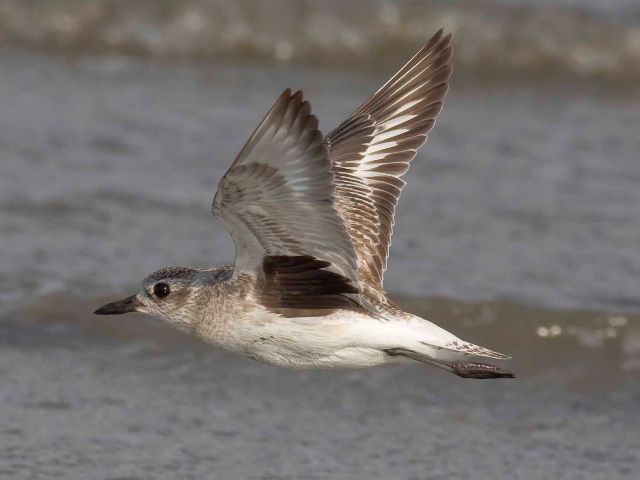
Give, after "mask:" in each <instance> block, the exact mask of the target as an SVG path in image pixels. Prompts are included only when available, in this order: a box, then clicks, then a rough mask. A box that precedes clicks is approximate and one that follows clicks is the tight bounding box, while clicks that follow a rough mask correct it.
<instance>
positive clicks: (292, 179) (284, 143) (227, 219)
mask: <svg viewBox="0 0 640 480" xmlns="http://www.w3.org/2000/svg"><path fill="white" fill-rule="evenodd" d="M333 182H334V177H333V173H332V171H331V166H330V162H329V159H328V152H327V147H326V145H324V143H323V138H322V134H321V133H320V132H319V131H318V122H317V119H316V117H315V116H313V115H312V114H311V108H310V106H309V103H308V102H306V101H303V99H302V92H298V93H295V94H293V95H291V92H290V90H289V89H287V90H285V92H284V93H283V94H282V95H280V97H279V98H278V100H277V101H276V102H275V104H274V105H273V107H272V108H271V110H270V111H269V113H268V114H267V115H266V117H265V118H264V120H263V121H262V123H261V124H260V125H259V126H258V128H257V129H256V131H255V132H254V133H253V134H252V135H251V137H250V138H249V140H248V141H247V143H246V144H245V146H244V147H243V148H242V150H241V151H240V153H239V155H238V157H237V158H236V160H235V161H234V163H233V165H232V166H231V168H230V169H229V170H228V171H227V173H226V174H225V175H224V177H223V178H222V179H221V180H220V183H219V185H218V191H217V192H216V195H215V198H214V201H213V206H212V210H213V213H214V215H216V216H218V217H219V218H220V219H221V221H222V222H223V224H224V225H225V227H226V228H227V230H228V231H229V233H230V234H231V236H232V237H233V241H234V243H235V246H236V263H235V267H234V270H235V271H236V272H239V273H242V272H248V273H251V274H253V275H254V276H260V275H264V271H263V265H264V264H263V262H264V259H265V258H266V257H271V256H276V257H287V256H289V257H298V256H309V257H312V258H316V259H319V260H321V261H323V262H326V263H327V265H324V267H326V270H327V271H331V272H335V273H337V274H339V275H341V276H343V277H344V278H345V279H347V281H348V282H349V283H350V285H352V288H354V289H355V290H356V291H357V289H358V278H357V273H356V256H355V252H354V250H353V245H352V243H351V240H350V237H349V234H348V233H347V230H346V227H345V225H344V223H343V222H342V220H341V218H340V216H339V215H338V213H337V211H336V209H335V206H334V195H335V188H334V184H333ZM324 267H323V268H324Z"/></svg>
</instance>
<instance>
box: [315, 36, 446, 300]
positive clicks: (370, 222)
mask: <svg viewBox="0 0 640 480" xmlns="http://www.w3.org/2000/svg"><path fill="white" fill-rule="evenodd" d="M451 54H452V49H451V35H446V36H443V35H442V30H440V31H439V32H438V33H436V34H435V35H434V36H433V37H432V38H431V40H429V42H428V43H427V44H426V45H425V46H424V47H423V48H422V49H421V50H420V51H419V52H418V53H417V54H416V55H415V56H414V57H413V58H412V59H411V60H409V62H408V63H407V64H406V65H405V66H404V67H402V68H401V69H400V71H398V73H396V74H395V75H394V76H393V77H392V78H391V79H390V80H389V81H388V82H387V83H385V84H384V86H382V88H380V89H379V90H378V91H377V92H376V93H375V94H374V95H373V96H372V97H371V98H369V99H368V100H367V101H366V102H365V103H363V104H362V105H361V106H360V108H358V109H357V110H356V111H355V112H354V113H353V114H352V115H351V116H350V117H349V118H348V119H347V120H345V121H344V122H343V123H342V124H340V125H339V126H338V127H337V128H336V129H335V130H333V131H332V132H331V133H330V134H329V135H328V136H327V138H326V140H325V143H326V144H327V146H328V147H329V158H330V160H331V164H332V169H333V173H334V175H335V183H336V208H337V210H338V212H339V213H340V216H341V217H342V220H343V221H344V223H345V225H346V226H347V230H348V231H349V235H350V236H351V241H352V243H353V246H354V248H355V252H356V255H357V257H358V279H359V281H360V286H361V287H362V288H363V292H364V293H366V294H367V295H368V296H369V297H370V298H372V299H375V300H384V298H385V294H384V290H383V287H382V279H383V274H384V271H385V270H386V267H387V257H388V255H389V246H390V244H391V234H392V232H393V223H394V213H395V209H396V204H397V203H398V198H399V197H400V192H401V190H402V188H403V187H404V185H405V182H404V181H403V180H402V179H401V178H400V177H402V175H404V174H405V173H406V171H407V170H408V169H409V162H411V160H413V158H414V157H415V155H416V151H417V149H418V148H419V147H420V146H421V145H422V144H423V143H424V142H425V141H426V139H427V133H429V131H430V130H431V128H432V127H433V125H434V123H435V119H436V116H437V115H438V113H439V112H440V110H441V109H442V101H443V99H444V96H445V94H446V92H447V82H448V80H449V77H450V76H451V63H450V60H451Z"/></svg>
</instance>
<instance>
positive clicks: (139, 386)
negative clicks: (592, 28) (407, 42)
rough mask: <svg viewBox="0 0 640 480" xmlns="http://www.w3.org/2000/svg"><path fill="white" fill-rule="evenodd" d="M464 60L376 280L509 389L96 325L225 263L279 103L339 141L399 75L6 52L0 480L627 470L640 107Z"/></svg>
mask: <svg viewBox="0 0 640 480" xmlns="http://www.w3.org/2000/svg"><path fill="white" fill-rule="evenodd" d="M30 3H32V4H35V3H37V2H30ZM603 15H604V13H603ZM405 53H406V54H404V53H403V54H402V55H400V53H397V54H396V55H394V57H397V62H396V63H397V65H395V66H398V65H399V64H400V63H402V61H403V60H404V59H405V57H407V56H408V55H409V54H410V53H411V52H410V50H407V51H406V52H405ZM460 63H462V66H460V65H459V63H458V62H456V65H458V66H459V67H460V68H458V70H457V72H459V73H456V76H455V79H454V85H453V87H452V90H451V91H450V94H449V96H448V98H447V102H446V106H445V110H444V112H443V113H442V114H441V117H440V118H439V121H438V124H437V125H436V127H435V129H434V131H433V133H432V135H431V138H430V139H429V142H428V144H427V146H426V147H425V148H423V149H422V150H421V151H420V152H419V154H418V157H417V158H416V160H415V161H414V164H413V166H412V168H411V170H410V172H409V174H408V175H407V177H406V179H407V180H408V182H409V183H408V186H407V188H406V190H405V193H404V195H403V198H402V199H401V202H400V206H399V209H398V217H397V224H396V227H397V228H396V229H397V232H396V234H395V236H394V246H393V247H392V251H391V261H390V269H389V272H388V274H387V277H386V286H387V288H388V289H389V290H390V291H391V292H392V293H393V294H394V295H395V296H396V297H397V296H400V297H399V301H400V302H401V303H402V305H405V306H406V307H407V308H408V309H410V310H411V311H414V312H416V313H419V314H422V315H424V316H425V317H427V318H430V319H432V320H434V321H435V322H436V323H438V324H440V325H442V326H444V327H445V328H447V329H450V330H451V331H453V332H454V333H456V334H458V335H460V336H461V337H463V338H465V339H468V340H470V341H475V342H477V343H479V344H482V345H486V346H488V347H491V348H494V349H496V350H498V351H504V352H506V353H509V354H511V355H512V356H513V357H514V360H513V361H511V363H510V364H509V367H510V368H513V369H515V370H516V371H517V372H518V374H519V376H520V378H519V379H517V380H515V381H513V382H474V381H463V380H461V379H458V378H455V377H453V376H448V375H446V374H444V373H442V372H435V371H433V370H432V369H427V368H424V367H421V366H415V367H409V368H400V367H398V368H380V369H374V370H366V371H357V372H344V371H341V372H290V371H285V370H281V369H276V368H273V367H269V366H266V365H261V364H256V363H252V362H251V361H249V360H246V359H240V358H235V357H230V356H228V355H226V354H224V353H221V352H217V351H215V350H213V349H211V348H209V347H207V346H204V345H202V344H200V343H198V342H197V341H195V340H192V339H189V338H188V337H186V336H184V335H182V334H179V333H178V332H175V331H173V330H169V329H168V327H165V326H163V325H161V324H160V323H159V322H157V321H154V320H151V319H146V318H141V317H140V316H123V317H119V318H110V317H107V318H104V317H100V318H94V317H92V316H91V314H90V312H91V311H93V309H95V308H96V307H97V306H98V305H100V304H102V303H103V302H104V301H107V300H112V299H114V298H117V297H118V295H121V294H129V293H131V292H132V291H133V290H135V289H136V288H137V284H138V282H139V281H140V280H141V279H142V278H143V277H144V276H145V275H146V274H147V273H148V272H150V271H153V270H155V269H157V268H158V267H161V266H164V265H167V264H189V265H212V264H215V263H225V262H226V263H228V262H231V261H232V259H233V248H232V243H231V241H230V239H229V237H228V235H227V233H226V232H225V231H224V229H223V227H222V225H221V224H220V223H219V222H217V221H216V220H214V219H213V217H212V216H211V214H210V211H209V209H210V202H211V199H212V197H213V192H214V189H215V186H216V184H217V181H218V179H219V177H220V176H221V175H222V174H223V173H224V171H225V169H226V168H227V167H228V165H229V164H230V163H231V161H232V160H233V158H234V157H235V154H236V153H237V152H238V150H239V149H240V147H241V146H242V143H243V142H244V140H245V139H246V138H247V136H248V135H249V134H250V132H251V131H252V130H253V129H254V127H255V126H256V123H257V122H258V120H259V119H260V118H261V117H262V115H263V114H264V113H265V111H266V110H267V109H268V107H269V106H270V105H271V103H272V102H273V100H274V99H275V98H276V96H277V95H278V94H279V93H280V92H281V91H282V89H283V88H284V87H286V86H291V87H293V88H304V90H305V94H306V97H307V98H308V99H309V100H310V101H311V103H312V105H313V109H314V111H315V113H316V114H317V115H318V116H319V118H320V121H321V128H322V129H323V130H324V131H325V132H327V131H329V130H330V129H331V128H332V127H333V126H335V125H337V124H338V123H339V122H340V121H341V120H342V119H343V118H344V117H345V116H346V115H348V114H349V113H350V112H351V110H352V109H353V108H355V107H356V106H357V105H358V103H359V102H360V101H362V100H363V99H364V98H365V97H366V96H367V95H368V94H369V93H370V92H371V91H373V90H374V89H375V88H376V87H377V86H378V85H379V84H380V83H381V82H382V81H383V80H384V79H385V77H387V76H388V74H390V73H391V72H392V71H393V68H395V66H394V67H392V68H389V69H387V68H380V69H378V70H377V71H376V72H375V73H372V72H371V71H367V70H358V69H355V68H353V69H345V68H340V69H331V68H324V67H322V68H320V67H309V66H300V65H296V64H292V65H284V64H281V65H278V66H266V65H260V64H249V63H247V64H242V65H238V64H226V63H222V62H210V63H201V64H193V63H190V62H186V61H182V62H180V61H178V62H175V61H174V62H168V61H165V60H143V59H141V58H131V57H128V58H127V57H120V56H84V57H69V56H46V55H41V54H37V53H33V52H31V53H26V52H24V51H21V50H15V49H6V48H5V50H4V51H3V52H2V55H1V56H0V98H2V101H3V105H2V109H0V235H1V237H0V238H1V243H0V248H1V255H0V272H2V275H0V372H1V374H2V378H3V382H2V386H0V402H1V403H2V409H0V476H6V477H7V478H16V479H21V478H25V479H27V478H28V479H34V478H36V479H37V478H55V477H59V478H86V479H93V478H96V479H98V478H99V479H104V478H114V479H115V478H121V479H122V478H150V477H151V478H253V479H301V478H311V479H326V478H339V479H346V480H351V479H354V480H355V479H360V478H372V479H376V478H379V479H388V478H403V479H405V478H406V479H423V478H430V479H454V478H474V479H479V480H483V479H487V480H488V479H495V478H513V479H526V480H531V479H534V480H535V479H549V478H553V479H576V480H578V479H583V478H589V479H602V480H605V479H606V480H611V479H614V480H615V479H634V478H636V476H637V471H638V468H639V467H640V459H639V457H638V455H639V452H640V444H639V442H638V440H637V435H634V432H636V431H637V430H638V429H639V428H640V425H638V419H639V418H640V417H638V415H637V414H636V412H637V410H638V405H639V402H640V390H639V385H640V382H639V381H638V380H639V378H638V375H639V372H640V331H638V325H639V323H638V320H639V319H638V316H637V314H636V315H634V314H632V313H624V312H638V311H640V295H639V293H638V292H640V248H639V244H638V239H639V238H640V223H639V222H638V218H639V217H638V214H639V212H640V188H639V186H640V162H638V152H639V151H640V137H638V134H637V133H638V126H639V124H640V92H639V91H638V88H637V86H635V85H634V83H633V82H632V81H631V82H627V83H628V85H621V84H620V83H619V82H597V81H593V80H590V81H589V82H586V81H584V80H580V79H578V78H577V77H575V76H574V77H560V78H559V77H554V78H553V79H548V80H544V81H543V80H539V79H538V80H532V79H530V78H528V77H526V76H525V75H524V74H523V75H522V76H518V75H516V76H515V77H514V78H511V79H504V78H503V79H502V80H500V81H497V80H495V79H494V80H491V81H489V80H487V78H484V79H483V80H481V81H477V80H476V79H474V78H473V76H472V75H469V74H465V69H464V65H465V62H464V60H463V61H462V62H460ZM525 78H527V80H525ZM623 83H624V82H623ZM434 296H445V297H450V298H454V299H455V300H424V298H425V297H426V298H431V297H434ZM478 299H482V300H494V301H492V302H489V303H466V302H465V301H470V300H478ZM504 299H507V300H508V301H505V300H504ZM514 301H515V302H518V303H527V304H529V305H531V306H530V307H522V306H518V305H516V304H514V303H512V302H514ZM545 307H564V308H571V309H579V310H570V311H569V310H562V311H555V310H548V309H547V308H545ZM605 311H606V312H609V313H603V312H605ZM620 312H623V313H620Z"/></svg>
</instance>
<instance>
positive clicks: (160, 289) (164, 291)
mask: <svg viewBox="0 0 640 480" xmlns="http://www.w3.org/2000/svg"><path fill="white" fill-rule="evenodd" d="M170 293H171V289H170V288H169V285H167V284H166V283H156V284H155V285H154V286H153V294H154V295H155V296H156V297H158V298H164V297H166V296H167V295H169V294H170Z"/></svg>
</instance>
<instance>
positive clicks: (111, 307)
mask: <svg viewBox="0 0 640 480" xmlns="http://www.w3.org/2000/svg"><path fill="white" fill-rule="evenodd" d="M141 306H142V302H141V301H140V300H138V296H137V295H131V296H130V297H127V298H123V299H122V300H118V301H117V302H113V303H107V304H106V305H103V306H101V307H100V308H99V309H97V310H96V311H95V312H93V313H95V314H98V315H120V314H121V313H129V312H137V311H138V307H141Z"/></svg>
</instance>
